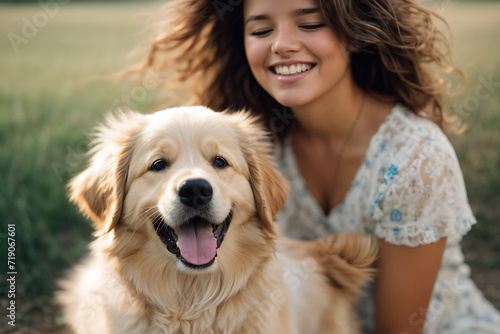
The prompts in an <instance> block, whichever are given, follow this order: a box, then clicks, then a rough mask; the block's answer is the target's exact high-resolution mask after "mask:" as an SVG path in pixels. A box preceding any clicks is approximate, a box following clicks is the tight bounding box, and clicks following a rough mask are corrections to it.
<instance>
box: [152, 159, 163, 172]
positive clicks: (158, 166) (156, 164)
mask: <svg viewBox="0 0 500 334" xmlns="http://www.w3.org/2000/svg"><path fill="white" fill-rule="evenodd" d="M165 168H167V163H166V162H165V160H163V159H158V160H156V161H155V162H153V164H152V165H151V168H150V170H154V171H160V170H163V169H165Z"/></svg>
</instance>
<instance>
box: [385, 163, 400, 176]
mask: <svg viewBox="0 0 500 334" xmlns="http://www.w3.org/2000/svg"><path fill="white" fill-rule="evenodd" d="M387 174H388V176H389V177H390V178H391V180H392V179H394V176H396V175H398V174H399V171H398V167H397V166H395V165H391V167H389V171H388V173H387Z"/></svg>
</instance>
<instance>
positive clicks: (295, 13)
mask: <svg viewBox="0 0 500 334" xmlns="http://www.w3.org/2000/svg"><path fill="white" fill-rule="evenodd" d="M319 12H320V11H319V8H316V7H313V8H297V9H294V10H292V12H291V15H292V16H293V17H297V16H302V15H308V14H314V13H319ZM269 19H270V16H269V15H265V14H263V15H251V16H249V17H248V18H247V19H246V21H245V24H247V23H248V22H251V21H264V20H269Z"/></svg>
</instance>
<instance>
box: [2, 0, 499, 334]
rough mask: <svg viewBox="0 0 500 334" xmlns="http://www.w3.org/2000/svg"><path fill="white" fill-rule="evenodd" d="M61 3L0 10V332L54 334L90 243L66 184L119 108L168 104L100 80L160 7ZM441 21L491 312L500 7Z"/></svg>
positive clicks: (470, 247)
mask: <svg viewBox="0 0 500 334" xmlns="http://www.w3.org/2000/svg"><path fill="white" fill-rule="evenodd" d="M64 2H66V3H65V4H63V1H61V2H56V1H52V2H51V7H44V6H42V5H40V4H37V3H34V4H29V5H13V4H3V3H2V4H0V36H1V38H0V221H1V230H0V245H1V247H0V253H1V257H0V258H1V265H0V271H1V274H0V277H2V279H1V282H0V308H1V309H2V312H0V314H1V317H0V319H1V323H0V332H2V333H63V330H62V329H61V328H60V325H59V320H58V316H59V312H58V309H57V308H56V307H55V306H54V305H53V303H52V296H53V292H54V290H55V289H56V282H57V280H58V279H59V278H61V277H62V276H63V275H64V271H65V270H66V269H67V268H69V267H70V266H71V265H72V264H75V263H76V262H77V261H78V260H79V259H80V258H81V257H82V256H83V255H84V254H85V252H86V247H87V244H88V242H89V241H90V240H92V237H91V232H92V229H91V223H90V221H89V220H86V219H85V218H84V217H83V216H82V215H81V214H80V213H78V211H77V209H76V207H75V206H74V205H72V204H70V203H69V202H68V199H67V195H66V190H67V189H66V184H67V182H68V180H69V179H70V178H71V177H72V176H74V175H75V174H76V173H77V172H79V171H81V170H82V169H83V168H84V166H85V164H86V159H87V158H86V156H84V154H83V152H85V151H86V150H87V149H88V148H89V146H88V144H89V141H90V136H89V134H90V132H91V130H92V128H93V127H94V126H95V125H97V124H98V122H100V121H102V120H103V115H104V114H106V113H107V112H108V111H110V110H113V109H115V108H117V107H128V108H132V109H137V110H139V111H141V112H144V113H148V112H152V111H155V110H157V109H159V108H160V107H161V106H165V105H167V106H168V105H174V104H175V103H177V101H178V99H175V100H174V97H176V96H177V94H172V93H170V94H169V93H168V92H161V90H160V89H159V88H160V87H159V85H158V81H156V80H154V79H153V78H146V81H138V82H131V81H127V82H123V81H122V82H120V83H117V84H114V83H113V82H111V81H110V80H108V79H104V78H99V77H100V76H105V75H109V74H113V73H115V72H117V71H119V70H121V69H123V68H125V67H126V66H128V65H132V64H134V63H135V62H136V61H137V60H139V59H141V56H142V55H144V52H145V51H144V49H143V48H139V49H138V51H137V52H135V53H134V54H131V51H132V50H133V49H134V48H135V47H136V46H138V45H142V46H144V45H147V42H148V38H149V35H148V33H147V32H146V31H145V29H146V25H147V22H148V17H149V15H150V14H151V13H153V12H154V10H155V8H157V6H158V5H159V3H158V2H146V1H143V2H136V3H135V2H124V3H118V2H110V3H107V2H104V3H101V2H89V3H86V2H78V3H72V2H71V1H69V2H67V1H64ZM42 3H46V2H45V1H43V2H42ZM435 3H436V2H433V6H434V5H435ZM441 14H442V15H443V16H444V17H446V18H447V19H448V21H449V24H450V26H451V29H452V33H453V39H454V47H453V59H454V61H455V63H456V64H457V65H458V66H459V67H461V68H462V69H463V71H464V72H465V73H466V75H467V76H468V79H469V80H468V83H466V84H465V86H464V89H463V90H462V92H461V93H460V94H459V95H457V96H455V97H453V98H452V99H451V100H450V101H448V106H449V108H450V110H451V112H452V113H454V114H456V115H457V116H458V117H459V119H460V120H461V122H464V123H465V124H467V125H468V130H467V131H466V132H464V133H463V134H460V135H452V136H450V139H451V141H452V143H453V144H454V146H455V149H456V151H457V154H458V157H459V160H460V162H461V165H462V168H463V173H464V177H465V181H466V184H467V188H468V194H469V199H470V202H471V204H472V208H473V210H474V213H475V215H476V217H477V220H478V223H477V224H476V225H475V226H474V227H473V229H472V230H471V232H470V233H469V234H468V235H467V236H466V237H465V239H464V242H463V247H464V252H465V255H466V259H467V262H468V263H469V264H470V266H471V268H472V274H473V278H474V279H475V281H476V282H477V284H478V285H479V287H480V288H481V289H482V291H483V292H484V293H485V295H486V296H487V297H488V299H490V300H491V301H492V302H493V303H494V304H495V305H496V307H497V308H500V48H499V43H500V2H476V1H474V2H454V1H450V2H449V4H448V5H447V6H446V7H445V8H443V9H442V10H441ZM9 232H13V234H12V236H13V235H14V234H15V236H14V237H13V238H11V239H10V241H9V242H10V243H11V246H12V245H14V243H15V245H14V248H15V250H14V251H13V252H11V254H9V253H8V240H9V239H8V233H9ZM11 250H12V249H11ZM7 257H11V263H8V259H7ZM10 265H13V267H9V266H10ZM8 272H16V273H17V274H15V305H16V319H15V320H16V322H15V324H16V327H12V326H9V325H8V324H7V321H8V318H7V317H6V314H7V310H6V308H7V307H8V306H9V302H10V300H12V298H11V297H8V292H9V289H11V285H10V282H7V280H6V278H5V277H6V276H7V277H9V276H10V275H7V273H8ZM7 283H9V284H7Z"/></svg>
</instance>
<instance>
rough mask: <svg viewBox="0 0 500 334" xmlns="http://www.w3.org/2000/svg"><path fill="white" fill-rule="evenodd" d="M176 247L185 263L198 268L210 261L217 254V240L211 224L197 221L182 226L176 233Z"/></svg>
mask: <svg viewBox="0 0 500 334" xmlns="http://www.w3.org/2000/svg"><path fill="white" fill-rule="evenodd" d="M177 236H178V239H177V247H179V249H180V251H181V256H182V257H183V258H184V260H186V261H187V262H189V263H191V264H194V265H197V266H200V265H203V264H207V263H208V262H210V261H212V259H213V258H214V257H215V254H216V252H217V239H216V238H215V237H214V235H213V233H212V224H211V223H209V222H207V221H197V222H193V223H189V224H183V225H182V226H181V228H180V230H179V233H177Z"/></svg>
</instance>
